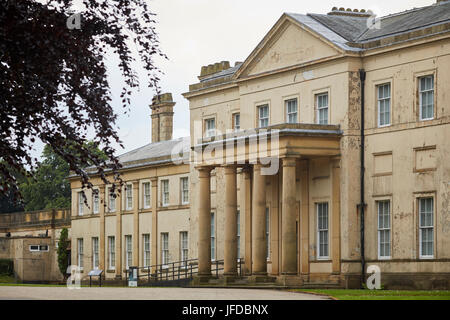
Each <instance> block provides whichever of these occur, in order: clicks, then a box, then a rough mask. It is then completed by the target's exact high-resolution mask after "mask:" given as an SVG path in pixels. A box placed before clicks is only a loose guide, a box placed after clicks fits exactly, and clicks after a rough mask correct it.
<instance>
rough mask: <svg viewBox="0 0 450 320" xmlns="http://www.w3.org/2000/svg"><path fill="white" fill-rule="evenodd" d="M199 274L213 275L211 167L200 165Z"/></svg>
mask: <svg viewBox="0 0 450 320" xmlns="http://www.w3.org/2000/svg"><path fill="white" fill-rule="evenodd" d="M197 170H198V173H199V177H198V178H199V179H198V180H199V183H198V184H199V188H198V275H199V276H210V275H211V168H209V167H199V168H197Z"/></svg>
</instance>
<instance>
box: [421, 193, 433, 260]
mask: <svg viewBox="0 0 450 320" xmlns="http://www.w3.org/2000/svg"><path fill="white" fill-rule="evenodd" d="M433 202H434V201H433V198H422V199H419V246H420V248H419V249H420V257H421V258H433V257H434V222H433V220H434V219H433V211H434V209H433Z"/></svg>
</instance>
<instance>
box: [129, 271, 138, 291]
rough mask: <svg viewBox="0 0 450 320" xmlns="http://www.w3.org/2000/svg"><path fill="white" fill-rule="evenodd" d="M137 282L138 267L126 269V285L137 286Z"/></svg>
mask: <svg viewBox="0 0 450 320" xmlns="http://www.w3.org/2000/svg"><path fill="white" fill-rule="evenodd" d="M137 283H138V268H137V267H129V269H128V286H129V287H137Z"/></svg>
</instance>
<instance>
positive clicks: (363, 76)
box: [359, 69, 366, 284]
mask: <svg viewBox="0 0 450 320" xmlns="http://www.w3.org/2000/svg"><path fill="white" fill-rule="evenodd" d="M359 79H360V80H361V166H360V168H361V181H360V183H361V188H360V189H361V203H360V204H359V210H360V212H361V284H364V280H365V269H366V261H365V252H364V251H365V250H364V249H365V248H364V247H365V245H364V209H365V200H364V171H365V165H364V164H365V162H364V149H365V141H364V140H365V137H364V102H365V84H366V71H365V70H364V69H360V70H359Z"/></svg>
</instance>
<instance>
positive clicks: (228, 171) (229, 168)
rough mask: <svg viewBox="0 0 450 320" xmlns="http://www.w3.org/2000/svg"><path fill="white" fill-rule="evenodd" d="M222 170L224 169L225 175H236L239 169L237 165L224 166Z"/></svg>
mask: <svg viewBox="0 0 450 320" xmlns="http://www.w3.org/2000/svg"><path fill="white" fill-rule="evenodd" d="M222 168H223V169H224V173H225V175H228V174H236V169H237V168H236V166H235V165H223V166H222Z"/></svg>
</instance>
